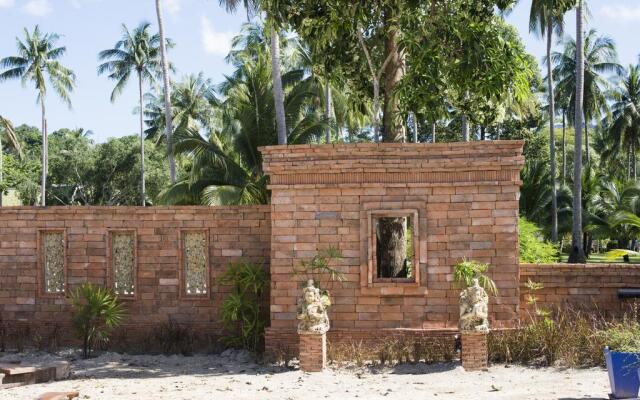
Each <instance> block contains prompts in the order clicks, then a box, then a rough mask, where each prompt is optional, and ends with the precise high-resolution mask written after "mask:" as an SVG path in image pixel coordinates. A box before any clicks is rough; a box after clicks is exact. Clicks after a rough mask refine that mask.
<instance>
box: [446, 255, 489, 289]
mask: <svg viewBox="0 0 640 400" xmlns="http://www.w3.org/2000/svg"><path fill="white" fill-rule="evenodd" d="M454 269H455V270H454V272H453V279H454V280H455V281H456V282H457V283H458V284H460V285H461V286H462V287H463V288H467V287H469V286H471V285H473V280H474V279H477V280H478V283H479V284H480V286H482V287H483V288H484V289H485V290H486V291H487V292H489V293H491V294H494V295H495V294H497V293H498V288H497V287H496V283H495V282H494V281H493V279H491V278H489V277H488V276H487V275H486V274H485V272H487V271H488V270H489V264H484V263H480V262H477V261H473V260H463V261H461V262H459V263H458V264H456V265H455V267H454Z"/></svg>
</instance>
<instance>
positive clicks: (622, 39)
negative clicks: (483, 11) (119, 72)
mask: <svg viewBox="0 0 640 400" xmlns="http://www.w3.org/2000/svg"><path fill="white" fill-rule="evenodd" d="M163 4H164V15H165V31H166V35H167V36H168V37H170V38H171V39H173V41H174V42H175V43H176V47H175V48H173V49H172V50H171V51H170V53H169V59H170V61H171V62H172V63H173V64H174V65H175V67H176V69H177V72H176V75H175V76H174V77H173V79H180V78H181V77H182V76H184V75H187V74H192V73H198V72H200V71H202V72H204V74H205V75H206V76H207V77H209V78H211V79H212V80H213V81H214V82H216V83H217V82H221V81H222V79H223V78H224V74H225V73H229V72H230V71H231V67H230V66H229V65H227V64H226V63H225V62H224V57H225V56H226V54H227V52H228V50H229V46H230V40H231V38H232V37H233V36H234V35H235V34H237V33H238V32H239V30H240V27H241V25H242V24H243V23H244V22H246V15H245V14H244V13H243V12H238V13H237V14H228V13H227V12H226V11H225V10H224V9H222V8H220V7H219V5H218V0H163ZM530 5H531V0H521V1H520V3H519V4H518V5H517V6H516V8H515V9H514V11H513V12H512V13H511V14H510V15H509V16H508V17H507V20H508V21H509V22H510V23H511V24H513V25H515V26H516V27H517V29H518V31H519V32H520V35H521V37H522V39H523V41H524V43H525V45H526V48H527V50H528V51H529V52H530V53H531V54H533V55H535V56H536V58H537V59H538V61H539V62H540V64H541V58H542V56H543V55H544V53H545V42H544V40H541V39H539V38H537V37H535V36H534V35H532V34H530V33H529V31H528V30H529V28H528V16H529V7H530ZM589 9H590V17H589V22H588V24H589V27H590V28H595V29H596V30H597V31H598V32H599V33H600V34H606V35H607V36H609V37H611V38H613V39H614V40H615V42H616V44H617V46H618V53H619V60H620V62H621V63H622V64H623V65H628V64H630V63H637V62H638V55H639V54H640V44H639V42H638V37H639V36H640V0H590V2H589ZM142 21H149V22H151V23H153V25H154V28H155V27H156V14H155V1H154V0H0V58H3V57H6V56H10V55H14V54H15V53H16V44H15V42H16V39H15V38H16V36H22V35H23V33H22V32H23V29H24V28H25V27H26V28H28V29H30V30H31V29H33V27H34V26H35V25H36V24H37V25H40V28H41V30H43V31H45V32H56V33H58V34H60V35H61V37H60V41H59V44H60V45H64V46H66V47H67V54H66V55H65V56H64V58H63V59H62V63H63V64H64V65H66V66H67V67H69V68H71V69H72V70H73V71H74V72H75V73H76V77H77V82H76V83H77V86H76V89H75V90H74V92H73V93H72V96H71V101H72V108H71V109H69V108H68V107H67V106H66V105H65V104H64V103H62V102H61V101H60V100H59V99H57V98H56V97H55V96H54V95H53V93H51V94H50V95H49V96H48V97H47V120H48V127H49V132H52V131H54V130H56V129H60V128H84V129H86V130H91V131H92V132H93V139H94V140H95V141H97V142H103V141H105V140H107V139H108V138H109V137H118V136H124V135H130V134H134V133H137V132H138V129H139V128H138V118H137V116H136V115H135V114H134V109H135V107H136V105H137V102H138V97H137V96H138V95H137V85H136V84H135V82H134V81H132V82H130V84H129V86H128V87H127V88H126V90H125V91H124V93H123V94H122V95H121V96H120V97H118V98H117V99H116V101H115V102H114V103H112V102H110V99H109V97H110V94H111V90H112V89H113V84H114V82H113V81H110V80H109V79H108V78H107V77H106V76H104V75H103V76H98V75H97V72H96V67H97V65H98V60H97V54H98V52H99V51H101V50H104V49H108V48H111V47H113V45H114V44H115V42H116V41H117V40H118V39H119V38H120V36H121V33H122V24H123V23H124V24H126V25H127V26H128V27H129V28H131V29H132V28H133V27H135V26H137V25H138V24H139V23H140V22H142ZM155 29H157V28H155ZM566 33H570V34H574V33H575V13H573V12H571V13H569V14H568V15H567V17H566ZM541 65H542V64H541ZM0 115H2V116H4V117H5V118H9V119H10V120H11V121H13V123H14V124H16V125H20V124H22V123H27V124H31V125H34V126H39V123H40V122H39V121H40V108H39V106H38V105H37V104H36V92H35V90H34V88H33V86H32V85H31V86H30V85H29V84H27V86H25V87H23V86H22V85H21V83H20V82H19V81H6V82H0Z"/></svg>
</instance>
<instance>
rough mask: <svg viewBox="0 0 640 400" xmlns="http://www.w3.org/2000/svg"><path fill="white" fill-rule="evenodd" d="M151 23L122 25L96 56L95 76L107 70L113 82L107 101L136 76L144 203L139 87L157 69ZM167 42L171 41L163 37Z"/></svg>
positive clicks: (157, 46) (157, 43)
mask: <svg viewBox="0 0 640 400" xmlns="http://www.w3.org/2000/svg"><path fill="white" fill-rule="evenodd" d="M150 28H151V24H149V23H148V22H143V23H141V24H140V25H139V26H138V27H137V28H135V29H134V30H133V32H131V31H129V29H128V28H127V26H126V25H124V24H123V25H122V37H121V38H120V40H118V41H117V42H116V44H115V46H114V47H113V48H112V49H107V50H103V51H101V52H100V53H99V54H98V59H99V60H100V61H104V62H103V63H102V64H100V65H98V75H101V74H104V73H108V74H109V75H108V76H109V78H110V79H113V80H115V81H116V85H115V87H114V88H113V91H112V92H111V101H112V102H113V101H115V99H116V98H117V97H118V95H120V93H122V91H123V90H124V87H125V86H126V85H127V83H128V82H129V79H130V78H131V75H133V74H135V76H136V77H137V78H138V94H139V99H140V104H139V107H140V110H139V112H140V161H141V162H140V202H141V205H142V206H144V205H145V204H146V197H145V176H144V119H143V115H144V106H143V103H142V100H143V95H142V93H143V91H142V86H143V84H144V83H145V82H148V83H152V82H155V80H156V78H157V77H158V74H159V71H160V62H161V61H160V41H161V40H160V35H158V34H154V35H152V34H151V33H150V32H149V30H150ZM166 44H167V45H169V46H171V42H170V41H168V40H167V43H166Z"/></svg>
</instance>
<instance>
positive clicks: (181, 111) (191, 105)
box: [145, 72, 219, 143]
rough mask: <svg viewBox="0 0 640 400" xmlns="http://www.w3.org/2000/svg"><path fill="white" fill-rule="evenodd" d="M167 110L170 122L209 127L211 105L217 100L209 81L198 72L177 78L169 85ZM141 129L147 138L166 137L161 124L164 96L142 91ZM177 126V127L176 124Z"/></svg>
mask: <svg viewBox="0 0 640 400" xmlns="http://www.w3.org/2000/svg"><path fill="white" fill-rule="evenodd" d="M172 86H173V87H172V89H171V110H172V113H173V116H172V120H173V126H175V127H178V126H187V127H193V128H198V127H199V128H202V129H209V128H211V127H212V125H213V119H214V109H215V107H216V106H217V105H218V103H219V101H218V99H217V98H216V96H215V90H214V87H213V83H212V82H211V80H210V79H206V78H205V77H204V74H203V73H202V72H201V73H199V74H197V75H188V76H186V77H185V78H184V79H183V80H182V81H181V82H178V83H175V84H173V85H172ZM145 100H146V103H147V104H146V106H145V117H146V120H145V123H146V125H147V126H148V128H147V129H146V130H145V134H146V137H147V139H150V140H152V141H154V142H155V143H160V142H162V141H164V140H166V139H167V137H166V130H165V129H164V128H165V126H166V125H165V120H166V114H165V112H164V110H165V107H164V100H165V99H164V96H163V95H155V94H153V93H147V94H145ZM176 129H177V128H176Z"/></svg>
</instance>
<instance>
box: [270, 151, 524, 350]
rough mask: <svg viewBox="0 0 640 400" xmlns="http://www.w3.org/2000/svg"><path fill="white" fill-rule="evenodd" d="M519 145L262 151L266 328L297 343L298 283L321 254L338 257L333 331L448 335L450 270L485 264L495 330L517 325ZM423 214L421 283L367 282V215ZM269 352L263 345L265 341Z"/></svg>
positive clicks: (454, 309) (453, 305) (452, 298)
mask: <svg viewBox="0 0 640 400" xmlns="http://www.w3.org/2000/svg"><path fill="white" fill-rule="evenodd" d="M522 145H523V143H522V142H518V141H492V142H472V143H438V144H357V145H338V144H336V145H313V146H308V145H303V146H287V147H270V148H264V149H261V151H262V154H263V160H264V161H263V162H264V170H265V171H266V173H268V174H269V175H270V182H271V184H270V189H271V191H272V213H271V219H272V231H271V232H272V244H271V246H272V253H271V330H270V332H269V335H268V338H271V340H274V341H275V340H276V339H275V338H276V336H277V335H278V332H280V334H281V335H285V336H286V335H290V334H292V333H293V334H295V326H296V302H297V300H298V297H299V296H300V289H299V288H300V284H301V279H300V278H299V277H295V275H294V274H293V268H294V267H295V266H297V265H299V264H300V262H301V261H302V260H308V259H309V258H310V257H312V256H313V255H314V254H316V252H317V250H318V249H321V248H326V247H329V246H333V247H336V248H338V249H340V250H341V252H342V255H343V256H344V259H343V260H341V262H340V263H339V268H340V269H341V271H342V272H343V273H344V274H345V277H346V282H344V283H342V284H341V285H337V286H336V287H334V288H333V290H332V291H331V294H332V296H333V305H332V307H331V309H330V319H331V323H332V328H333V329H340V330H370V331H371V332H377V330H380V329H386V328H410V329H446V328H455V327H456V326H457V323H458V312H459V311H458V310H459V307H458V297H459V289H456V288H455V286H454V284H453V265H454V264H455V263H456V262H458V261H460V260H462V259H463V258H467V259H475V260H479V261H484V262H488V263H491V264H492V265H493V266H494V267H493V270H492V277H493V279H494V280H495V281H496V283H497V285H498V288H499V290H500V294H499V295H498V296H497V297H495V298H493V299H492V304H491V318H492V320H493V324H494V326H497V327H500V326H511V325H513V324H514V323H515V321H516V320H517V317H518V286H519V281H518V262H517V251H518V243H517V222H518V220H517V218H518V196H519V185H520V180H519V171H520V168H521V166H522V164H523V161H524V159H523V157H522V155H521V151H522ZM377 210H388V211H393V210H410V211H411V212H417V214H418V220H419V223H418V228H419V229H418V230H419V238H418V246H417V249H418V250H419V272H420V281H419V282H417V283H378V282H371V280H370V279H368V268H369V258H370V254H371V250H370V247H369V245H368V240H367V239H368V230H369V228H368V227H369V219H368V218H369V214H370V212H372V211H377ZM267 346H269V343H267Z"/></svg>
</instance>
